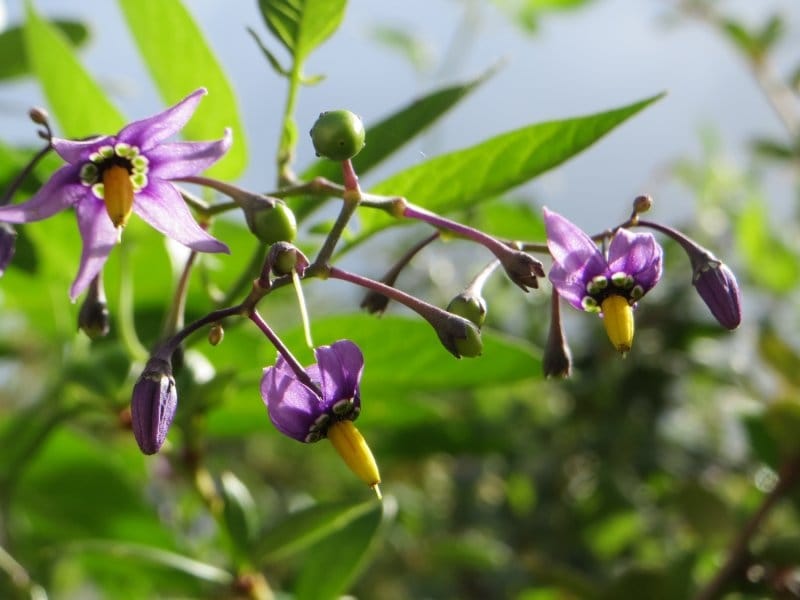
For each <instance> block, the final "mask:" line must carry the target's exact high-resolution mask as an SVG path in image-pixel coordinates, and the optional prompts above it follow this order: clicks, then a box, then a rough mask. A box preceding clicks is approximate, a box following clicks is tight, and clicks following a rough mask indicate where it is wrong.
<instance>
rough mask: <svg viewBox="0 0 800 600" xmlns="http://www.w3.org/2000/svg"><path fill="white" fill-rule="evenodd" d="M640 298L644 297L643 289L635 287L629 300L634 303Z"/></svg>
mask: <svg viewBox="0 0 800 600" xmlns="http://www.w3.org/2000/svg"><path fill="white" fill-rule="evenodd" d="M642 296H644V288H643V287H642V286H640V285H637V286H635V287H634V288H633V289H632V290H631V300H633V301H636V300H638V299H639V298H641V297H642Z"/></svg>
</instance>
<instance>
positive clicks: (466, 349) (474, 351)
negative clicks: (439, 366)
mask: <svg viewBox="0 0 800 600" xmlns="http://www.w3.org/2000/svg"><path fill="white" fill-rule="evenodd" d="M455 346H456V350H457V351H458V354H459V355H460V356H466V357H467V358H474V357H475V356H480V355H481V352H483V341H481V332H480V330H479V329H478V328H477V327H475V326H470V327H467V337H463V338H456V339H455Z"/></svg>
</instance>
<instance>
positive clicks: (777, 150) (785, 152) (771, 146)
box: [751, 138, 800, 160]
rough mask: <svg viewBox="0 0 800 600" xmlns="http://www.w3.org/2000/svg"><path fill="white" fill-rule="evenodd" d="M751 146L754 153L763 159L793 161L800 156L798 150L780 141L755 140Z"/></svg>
mask: <svg viewBox="0 0 800 600" xmlns="http://www.w3.org/2000/svg"><path fill="white" fill-rule="evenodd" d="M751 146H752V148H753V152H755V153H756V154H758V155H759V156H762V157H763V158H771V159H776V160H792V159H795V158H798V157H799V156H800V151H798V149H796V148H792V146H790V145H789V144H786V143H784V142H781V141H778V140H773V139H766V138H760V139H756V140H753V141H752V143H751Z"/></svg>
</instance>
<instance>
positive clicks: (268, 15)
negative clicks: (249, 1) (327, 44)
mask: <svg viewBox="0 0 800 600" xmlns="http://www.w3.org/2000/svg"><path fill="white" fill-rule="evenodd" d="M258 6H259V8H260V9H261V14H262V16H263V17H264V22H265V23H266V24H267V27H268V28H269V30H270V31H271V32H272V33H273V34H274V35H275V37H277V38H278V40H280V42H281V43H282V44H283V45H284V46H285V47H286V49H287V50H288V51H289V52H290V53H291V54H292V55H293V56H294V58H295V61H296V62H298V63H302V62H303V61H304V60H305V58H306V57H307V56H308V55H309V54H311V52H312V51H313V50H314V49H315V48H316V47H317V46H319V45H320V44H321V43H322V42H324V41H325V40H326V39H328V38H329V37H330V36H331V35H332V34H333V32H334V31H336V29H337V28H338V27H339V23H341V21H342V18H343V17H344V11H345V7H346V6H347V1H346V0H259V2H258Z"/></svg>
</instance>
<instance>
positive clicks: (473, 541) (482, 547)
mask: <svg viewBox="0 0 800 600" xmlns="http://www.w3.org/2000/svg"><path fill="white" fill-rule="evenodd" d="M430 555H431V556H430V558H432V559H433V560H435V562H436V563H437V564H441V565H442V566H443V567H444V568H446V569H452V570H464V569H466V570H469V571H478V572H480V571H489V572H491V571H496V570H499V569H503V568H504V567H505V566H506V564H507V563H508V562H509V559H510V558H511V553H510V550H509V548H508V546H506V545H505V544H504V543H502V542H501V541H500V540H498V539H496V538H493V537H491V536H488V535H486V534H485V533H482V532H479V531H467V532H466V533H465V534H463V535H459V536H453V537H449V538H447V539H444V540H441V541H439V542H438V543H436V544H435V545H434V546H433V547H432V548H431V552H430Z"/></svg>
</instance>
